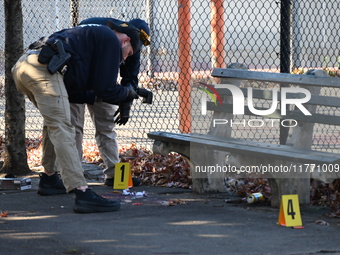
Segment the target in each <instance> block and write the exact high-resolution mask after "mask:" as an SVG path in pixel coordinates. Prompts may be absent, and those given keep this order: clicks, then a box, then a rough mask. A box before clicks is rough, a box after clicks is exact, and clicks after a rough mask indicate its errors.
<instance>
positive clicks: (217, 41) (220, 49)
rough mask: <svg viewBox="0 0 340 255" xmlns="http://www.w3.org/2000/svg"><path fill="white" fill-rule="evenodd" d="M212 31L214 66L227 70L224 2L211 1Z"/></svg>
mask: <svg viewBox="0 0 340 255" xmlns="http://www.w3.org/2000/svg"><path fill="white" fill-rule="evenodd" d="M211 30H212V31H211V51H212V56H213V57H212V65H213V67H217V68H225V67H226V63H225V61H226V53H225V50H224V45H225V38H224V7H223V0H211Z"/></svg>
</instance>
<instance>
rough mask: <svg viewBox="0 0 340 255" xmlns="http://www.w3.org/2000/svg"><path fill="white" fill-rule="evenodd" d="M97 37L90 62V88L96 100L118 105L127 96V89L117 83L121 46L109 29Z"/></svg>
mask: <svg viewBox="0 0 340 255" xmlns="http://www.w3.org/2000/svg"><path fill="white" fill-rule="evenodd" d="M104 32H105V33H104V36H102V35H101V36H99V38H98V40H97V41H96V49H95V51H94V55H93V56H92V60H93V61H92V62H91V68H90V70H91V75H90V77H91V78H90V82H91V87H92V88H93V91H94V93H95V95H96V97H97V98H101V99H102V100H103V101H104V102H107V103H110V104H119V102H122V101H124V100H125V99H126V98H127V96H128V90H127V88H125V87H123V86H121V85H119V84H118V83H117V77H118V72H119V64H120V62H121V58H122V57H121V54H122V53H121V52H122V49H121V44H120V42H119V40H118V38H117V36H116V35H115V34H114V32H112V31H111V30H110V29H109V28H107V30H105V31H104Z"/></svg>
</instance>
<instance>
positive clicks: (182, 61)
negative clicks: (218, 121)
mask: <svg viewBox="0 0 340 255" xmlns="http://www.w3.org/2000/svg"><path fill="white" fill-rule="evenodd" d="M178 5H179V8H178V57H179V60H178V66H179V76H178V84H179V129H180V132H182V133H190V132H191V74H192V68H191V55H190V53H191V37H190V33H191V26H190V20H191V15H190V1H189V0H178Z"/></svg>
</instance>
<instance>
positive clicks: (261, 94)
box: [216, 88, 340, 107]
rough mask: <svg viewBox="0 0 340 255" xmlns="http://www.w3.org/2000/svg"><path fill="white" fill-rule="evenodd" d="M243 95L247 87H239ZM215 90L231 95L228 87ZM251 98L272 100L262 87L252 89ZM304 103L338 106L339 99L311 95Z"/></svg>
mask: <svg viewBox="0 0 340 255" xmlns="http://www.w3.org/2000/svg"><path fill="white" fill-rule="evenodd" d="M240 89H241V90H242V92H243V94H244V96H245V97H247V96H248V90H247V88H240ZM216 91H217V92H218V94H219V95H220V96H231V95H232V94H231V92H230V90H229V89H219V88H217V89H216ZM304 97H305V95H304V94H302V93H288V94H287V98H288V99H292V98H304ZM253 98H256V99H264V100H272V99H273V96H272V92H271V91H268V90H262V89H253ZM280 100H281V93H280V92H279V93H278V101H280ZM304 104H306V105H323V106H330V107H340V100H339V98H338V97H330V96H318V95H312V97H311V99H310V100H309V101H308V102H306V103H304Z"/></svg>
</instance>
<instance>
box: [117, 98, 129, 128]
mask: <svg viewBox="0 0 340 255" xmlns="http://www.w3.org/2000/svg"><path fill="white" fill-rule="evenodd" d="M131 105H132V101H131V102H126V103H119V107H118V109H117V111H116V112H115V114H114V115H113V116H114V117H116V116H117V115H118V116H117V117H116V119H115V123H116V124H118V125H119V126H120V125H125V124H126V123H127V122H128V120H129V118H130V109H131Z"/></svg>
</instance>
